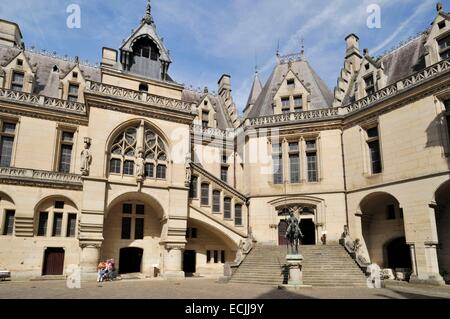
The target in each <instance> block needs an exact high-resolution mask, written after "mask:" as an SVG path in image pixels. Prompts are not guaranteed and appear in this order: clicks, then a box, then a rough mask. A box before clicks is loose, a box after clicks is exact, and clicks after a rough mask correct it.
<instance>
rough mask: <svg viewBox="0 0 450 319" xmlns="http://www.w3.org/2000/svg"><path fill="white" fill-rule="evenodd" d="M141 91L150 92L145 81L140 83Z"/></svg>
mask: <svg viewBox="0 0 450 319" xmlns="http://www.w3.org/2000/svg"><path fill="white" fill-rule="evenodd" d="M139 92H148V85H147V84H145V83H141V84H139Z"/></svg>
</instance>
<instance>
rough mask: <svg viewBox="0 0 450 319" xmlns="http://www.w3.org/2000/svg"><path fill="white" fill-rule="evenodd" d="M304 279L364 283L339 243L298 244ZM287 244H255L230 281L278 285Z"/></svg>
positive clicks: (342, 284)
mask: <svg viewBox="0 0 450 319" xmlns="http://www.w3.org/2000/svg"><path fill="white" fill-rule="evenodd" d="M300 253H301V254H302V255H303V258H304V261H303V281H304V284H305V285H312V286H313V287H367V285H366V278H365V276H364V274H363V272H362V271H361V269H360V268H359V267H358V266H357V264H356V263H355V261H354V260H353V259H352V258H351V257H350V256H349V254H348V253H347V252H346V250H345V249H344V247H342V246H340V245H337V244H336V245H322V246H301V247H300ZM285 257H286V247H278V246H263V245H256V246H255V247H254V248H253V250H252V252H251V253H250V254H249V255H248V256H247V258H246V259H245V260H244V261H243V263H242V264H241V266H240V267H239V268H238V269H237V270H236V272H235V273H234V274H233V276H232V278H231V280H230V282H232V283H250V284H261V285H271V286H277V285H280V284H282V283H283V281H285V280H286V278H287V276H286V274H285V273H283V269H282V265H283V264H284V262H285Z"/></svg>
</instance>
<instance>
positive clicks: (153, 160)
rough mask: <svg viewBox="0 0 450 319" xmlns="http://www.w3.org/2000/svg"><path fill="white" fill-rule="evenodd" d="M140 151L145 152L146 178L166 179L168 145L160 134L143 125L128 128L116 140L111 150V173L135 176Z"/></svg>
mask: <svg viewBox="0 0 450 319" xmlns="http://www.w3.org/2000/svg"><path fill="white" fill-rule="evenodd" d="M140 137H141V138H140ZM138 150H142V151H143V155H144V160H145V177H146V178H157V179H166V175H167V148H166V145H165V143H164V141H163V140H162V139H161V137H160V136H159V135H158V134H156V133H155V132H154V131H153V130H152V129H151V128H150V127H149V126H148V125H144V124H143V123H141V124H140V125H135V126H131V127H128V128H126V129H125V130H123V131H122V132H120V133H119V134H118V135H117V137H116V138H115V139H114V142H113V144H112V146H111V149H110V162H109V172H110V173H112V174H121V175H127V176H134V174H135V159H136V156H137V155H138Z"/></svg>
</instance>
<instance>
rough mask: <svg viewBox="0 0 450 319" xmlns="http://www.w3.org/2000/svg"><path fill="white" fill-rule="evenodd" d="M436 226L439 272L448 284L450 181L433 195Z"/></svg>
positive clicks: (449, 267) (449, 268) (449, 278)
mask: <svg viewBox="0 0 450 319" xmlns="http://www.w3.org/2000/svg"><path fill="white" fill-rule="evenodd" d="M435 200H436V206H435V207H434V210H435V212H436V226H437V232H438V238H439V246H438V250H437V254H438V261H439V272H440V273H441V275H442V276H443V277H444V279H445V281H446V282H447V283H449V282H450V181H447V182H446V183H444V184H443V185H442V186H441V187H439V189H438V190H437V191H436V194H435Z"/></svg>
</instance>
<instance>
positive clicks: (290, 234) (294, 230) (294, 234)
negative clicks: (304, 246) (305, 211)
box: [285, 210, 303, 252]
mask: <svg viewBox="0 0 450 319" xmlns="http://www.w3.org/2000/svg"><path fill="white" fill-rule="evenodd" d="M286 222H287V223H288V228H287V230H286V235H285V237H286V239H288V240H289V244H290V245H291V249H292V250H294V248H295V251H296V252H297V251H298V244H299V242H300V239H301V238H303V234H302V231H301V230H300V221H299V220H298V219H297V217H296V216H295V215H294V213H293V211H292V210H290V212H289V217H288V218H286Z"/></svg>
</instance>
